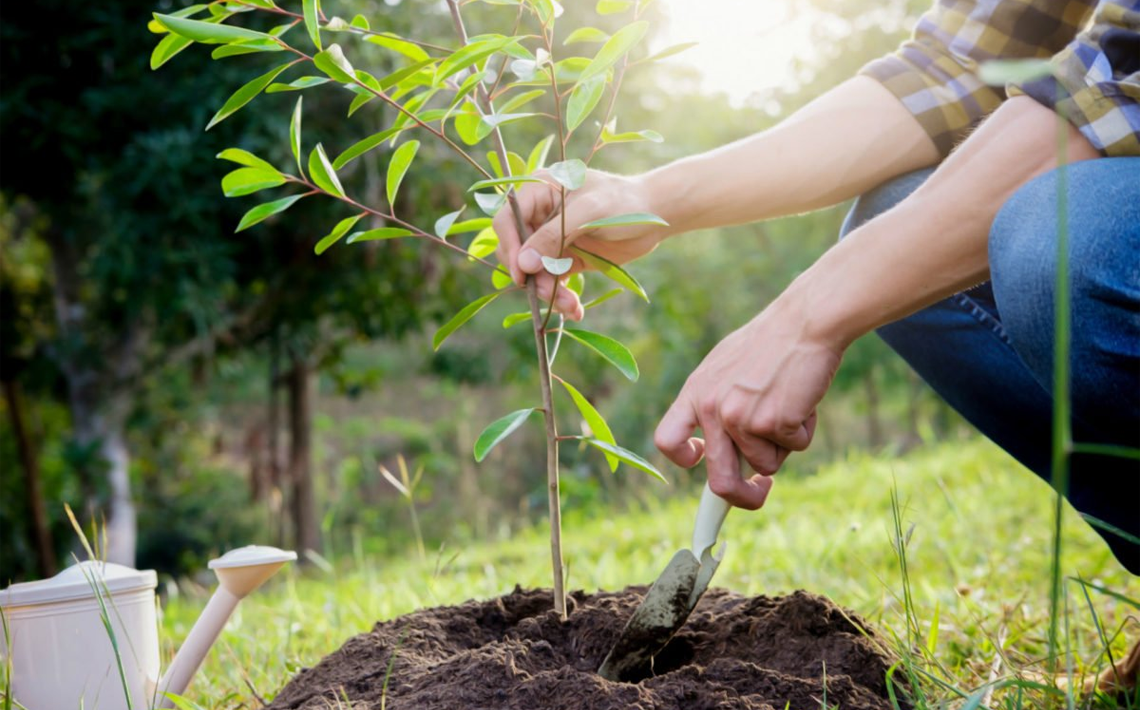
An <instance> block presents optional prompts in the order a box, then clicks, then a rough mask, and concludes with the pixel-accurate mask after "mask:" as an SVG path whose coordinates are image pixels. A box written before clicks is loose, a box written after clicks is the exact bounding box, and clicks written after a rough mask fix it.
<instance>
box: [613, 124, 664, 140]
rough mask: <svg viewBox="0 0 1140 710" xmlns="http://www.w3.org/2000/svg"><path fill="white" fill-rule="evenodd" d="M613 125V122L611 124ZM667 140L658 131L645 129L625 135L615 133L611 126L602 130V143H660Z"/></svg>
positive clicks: (627, 132)
mask: <svg viewBox="0 0 1140 710" xmlns="http://www.w3.org/2000/svg"><path fill="white" fill-rule="evenodd" d="M610 124H611V125H612V124H613V121H611V122H610ZM663 140H665V139H664V138H663V137H662V136H661V134H660V133H658V132H657V131H651V130H649V129H645V130H643V131H626V132H625V133H613V132H612V129H611V126H605V127H603V128H602V143H633V142H636V141H652V142H654V143H660V142H661V141H663Z"/></svg>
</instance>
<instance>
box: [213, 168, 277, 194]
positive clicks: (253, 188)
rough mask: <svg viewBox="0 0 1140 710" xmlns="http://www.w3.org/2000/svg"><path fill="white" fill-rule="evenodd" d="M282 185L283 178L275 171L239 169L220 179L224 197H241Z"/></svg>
mask: <svg viewBox="0 0 1140 710" xmlns="http://www.w3.org/2000/svg"><path fill="white" fill-rule="evenodd" d="M284 184H285V178H284V177H282V175H281V173H279V172H277V171H276V170H266V169H264V168H239V169H237V170H235V171H233V172H232V173H229V174H228V175H226V176H225V177H224V178H222V191H223V192H224V193H225V195H226V197H241V196H242V195H250V194H252V193H254V192H258V191H260V190H265V189H268V188H270V187H277V186H278V185H284Z"/></svg>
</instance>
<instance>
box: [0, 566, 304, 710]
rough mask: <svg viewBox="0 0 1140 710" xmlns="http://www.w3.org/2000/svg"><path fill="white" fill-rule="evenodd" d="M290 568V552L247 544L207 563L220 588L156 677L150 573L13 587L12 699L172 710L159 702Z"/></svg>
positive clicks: (96, 574) (0, 604)
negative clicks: (250, 599)
mask: <svg viewBox="0 0 1140 710" xmlns="http://www.w3.org/2000/svg"><path fill="white" fill-rule="evenodd" d="M295 559H297V553H295V552H287V551H285V550H278V549H277V548H275V547H259V546H256V545H251V546H249V547H242V548H239V549H237V550H231V551H230V552H227V553H226V554H224V555H222V556H221V557H219V558H218V559H216V560H211V561H210V569H212V570H214V573H215V574H217V576H218V583H219V584H218V588H217V590H216V591H215V592H214V595H213V596H212V597H210V601H209V603H208V604H206V608H205V609H204V610H203V611H202V615H201V616H200V617H198V621H197V622H195V623H194V628H192V629H191V630H190V635H189V636H187V637H186V641H185V643H183V644H182V648H181V649H180V650H179V651H178V653H177V654H176V655H175V656H174V662H173V663H172V664H171V665H170V668H169V669H168V670H167V671H166V673H165V674H164V675H163V676H162V677H161V678H160V677H159V675H158V623H157V621H158V620H157V617H156V608H155V598H154V589H155V587H156V586H157V579H156V578H155V574H154V570H145V571H141V572H140V571H139V570H135V569H131V568H130V567H124V566H123V565H116V564H112V563H109V562H100V561H98V560H91V561H87V562H80V563H79V564H77V565H74V566H72V567H69V568H67V569H65V570H64V571H62V572H60V573H59V574H57V575H56V576H54V577H52V578H51V579H44V580H40V581H38V582H24V583H22V584H13V585H12V586H10V587H8V588H7V589H5V590H4V591H2V592H0V611H3V613H4V616H5V619H6V622H7V626H8V633H7V640H6V639H5V638H4V637H3V635H0V659H2V662H4V663H9V664H11V665H10V666H9V667H10V668H11V690H12V696H13V699H14V700H15V701H16V702H17V703H20V705H22V706H23V707H25V708H27V710H81V709H82V710H127V708H128V707H130V708H133V710H149V709H150V708H171V707H174V705H173V703H171V702H170V700H169V699H167V697H166V696H165V695H164V693H171V694H174V695H182V694H183V693H184V692H185V690H186V686H187V685H189V683H190V678H191V677H193V675H194V673H195V672H196V671H197V670H198V667H199V666H200V665H202V659H203V658H205V657H206V652H207V651H209V650H210V646H212V645H213V643H214V641H215V639H217V638H218V634H219V633H220V632H221V630H222V627H223V626H225V624H226V621H227V620H229V618H230V615H231V614H232V613H233V611H234V609H235V608H236V607H237V605H238V602H239V601H241V600H242V599H243V598H244V597H245V596H246V595H248V594H249V593H250V592H252V591H253V590H255V589H257V588H258V587H260V586H261V585H262V583H264V582H265V580H267V579H269V578H270V577H272V576H273V574H274V573H275V572H277V570H279V569H280V568H281V566H282V565H284V564H285V563H286V562H290V561H292V560H295ZM104 619H106V620H107V621H109V622H110V625H111V629H112V630H113V631H114V637H115V643H116V644H117V645H118V654H117V657H116V652H115V648H114V646H113V645H112V643H111V635H110V634H109V633H108V631H107V628H106V626H104ZM120 660H121V662H122V675H120V671H119V662H120ZM124 677H125V680H126V682H125V684H124V682H123V679H124ZM124 685H125V686H126V691H127V692H129V693H130V703H129V705H128V701H127V698H126V697H125V695H124Z"/></svg>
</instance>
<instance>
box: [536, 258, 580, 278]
mask: <svg viewBox="0 0 1140 710" xmlns="http://www.w3.org/2000/svg"><path fill="white" fill-rule="evenodd" d="M573 265H574V260H573V259H571V258H570V257H566V258H564V259H553V258H551V257H549V256H544V257H542V266H543V268H545V269H546V272H547V273H549V274H554V275H555V276H561V275H562V274H564V273H566V272H567V271H569V270H570V267H571V266H573Z"/></svg>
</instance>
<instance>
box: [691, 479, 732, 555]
mask: <svg viewBox="0 0 1140 710" xmlns="http://www.w3.org/2000/svg"><path fill="white" fill-rule="evenodd" d="M731 507H732V506H730V505H729V504H728V501H726V500H725V499H724V498H721V497H720V496H718V495H717V494H716V493H713V492H712V489H711V488H709V484H708V483H706V484H705V489H704V491H702V492H701V504H700V506H699V507H698V508H697V520H696V522H695V523H694V524H693V546H692V548H690V549H692V551H693V555H694V556H695V557H696V558H697V559H698V560H699V559H701V555H702V554H704V552H705V550H707V549H708V548H709V547H711V546H712V545H713V544H714V543H715V542H716V536H717V535H719V534H720V526H721V524H722V523H724V516H726V515H728V509H729V508H731Z"/></svg>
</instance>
